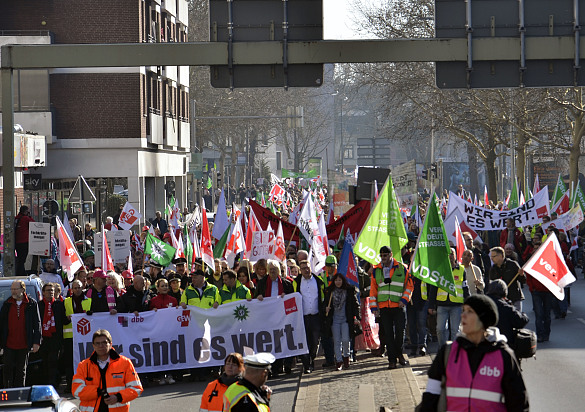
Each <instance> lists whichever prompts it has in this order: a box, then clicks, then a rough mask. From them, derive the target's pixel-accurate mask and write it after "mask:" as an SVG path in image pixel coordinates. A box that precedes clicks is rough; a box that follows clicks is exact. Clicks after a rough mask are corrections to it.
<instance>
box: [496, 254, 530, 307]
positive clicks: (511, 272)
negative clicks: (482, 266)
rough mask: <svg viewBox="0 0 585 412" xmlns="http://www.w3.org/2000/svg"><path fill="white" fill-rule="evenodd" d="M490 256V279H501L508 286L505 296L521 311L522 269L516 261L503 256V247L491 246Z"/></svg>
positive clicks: (522, 295)
mask: <svg viewBox="0 0 585 412" xmlns="http://www.w3.org/2000/svg"><path fill="white" fill-rule="evenodd" d="M490 258H491V259H492V261H493V262H494V265H493V266H492V267H491V269H490V280H495V279H502V280H503V281H504V282H505V283H506V285H507V286H508V296H507V298H508V299H509V300H510V301H512V304H513V305H514V307H515V308H516V309H518V311H520V312H522V301H523V300H524V294H523V293H522V289H521V288H522V285H523V284H524V283H526V276H525V275H524V271H523V270H522V268H521V267H520V266H519V265H518V263H517V262H515V261H513V260H512V259H508V258H507V257H506V256H505V252H504V249H503V248H501V247H493V248H491V250H490Z"/></svg>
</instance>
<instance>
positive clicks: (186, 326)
mask: <svg viewBox="0 0 585 412" xmlns="http://www.w3.org/2000/svg"><path fill="white" fill-rule="evenodd" d="M71 320H72V323H73V325H72V326H73V364H74V368H76V367H77V365H78V363H79V362H80V361H81V360H82V359H85V358H87V357H89V356H90V355H91V353H92V352H93V347H92V344H91V340H92V336H93V334H94V332H96V331H97V330H98V329H106V330H108V331H109V332H110V333H111V334H112V341H113V345H114V348H115V349H116V350H117V351H118V353H120V354H122V355H124V356H126V357H128V358H130V360H131V361H132V363H133V364H134V366H135V367H136V371H137V372H138V373H148V372H156V371H165V370H171V369H189V368H199V367H210V366H220V365H223V363H224V360H225V358H226V356H227V355H228V354H229V353H231V352H238V353H243V352H244V348H251V349H252V350H253V351H254V352H270V353H272V354H273V355H274V356H276V357H277V358H286V357H290V356H298V355H303V354H306V353H307V351H308V347H307V342H306V338H305V328H304V323H303V308H302V297H301V295H300V293H293V294H290V295H286V296H285V297H284V298H281V297H274V298H265V299H264V300H263V301H259V300H252V301H250V302H248V301H245V300H241V301H236V302H230V303H226V304H224V305H221V306H219V307H218V308H217V309H201V308H196V307H191V306H190V307H188V308H187V309H186V310H183V309H181V307H178V308H167V309H160V310H158V311H156V312H154V311H149V312H141V313H140V314H139V316H134V314H132V313H118V314H117V315H110V314H109V313H94V314H93V315H91V316H88V315H86V314H74V315H73V316H72V319H71ZM247 350H249V349H247Z"/></svg>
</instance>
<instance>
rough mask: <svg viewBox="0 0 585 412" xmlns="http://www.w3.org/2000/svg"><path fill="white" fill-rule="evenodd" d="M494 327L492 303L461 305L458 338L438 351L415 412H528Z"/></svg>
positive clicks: (513, 363)
mask: <svg viewBox="0 0 585 412" xmlns="http://www.w3.org/2000/svg"><path fill="white" fill-rule="evenodd" d="M498 321H499V316H498V307H497V306H496V303H495V302H494V301H493V299H491V298H490V297H488V296H486V295H471V296H469V297H468V298H467V299H465V301H464V303H463V310H462V313H461V332H460V333H459V335H458V336H457V339H456V340H455V341H454V342H447V343H446V344H445V345H443V346H442V347H441V348H440V349H439V352H438V353H437V356H436V357H435V359H434V361H433V364H432V365H431V367H430V369H429V372H428V376H429V380H428V383H427V388H426V390H425V392H424V393H423V398H422V403H421V405H419V408H417V410H420V411H437V410H450V411H451V410H456V411H475V410H492V411H528V410H529V403H528V392H527V390H526V385H525V384H524V379H523V378H522V371H521V370H520V365H519V364H518V361H517V360H516V357H515V355H514V352H513V351H512V349H510V347H509V346H508V345H507V343H506V339H505V338H504V336H503V335H501V334H500V332H499V330H498V328H496V327H493V326H495V325H497V323H498ZM443 379H444V382H445V384H444V388H442V387H441V386H442V380H443ZM442 391H444V392H443V396H442ZM440 403H441V406H439V404H440Z"/></svg>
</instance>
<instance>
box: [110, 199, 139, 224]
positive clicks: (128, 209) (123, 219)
mask: <svg viewBox="0 0 585 412" xmlns="http://www.w3.org/2000/svg"><path fill="white" fill-rule="evenodd" d="M140 219H142V215H141V214H140V212H139V211H138V210H136V209H135V208H134V206H132V205H131V204H130V202H126V204H125V205H124V209H122V213H120V218H119V219H118V226H120V227H121V228H122V229H124V230H129V229H130V228H131V227H132V226H134V225H137V224H138V222H139V221H140ZM112 228H113V225H112Z"/></svg>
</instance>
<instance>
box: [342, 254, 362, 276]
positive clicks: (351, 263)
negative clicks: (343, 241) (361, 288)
mask: <svg viewBox="0 0 585 412" xmlns="http://www.w3.org/2000/svg"><path fill="white" fill-rule="evenodd" d="M345 277H346V278H347V279H348V280H350V281H352V282H353V283H354V284H359V279H358V274H357V268H356V267H355V256H354V255H353V252H352V251H351V250H350V251H349V258H348V260H347V273H346V274H345Z"/></svg>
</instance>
